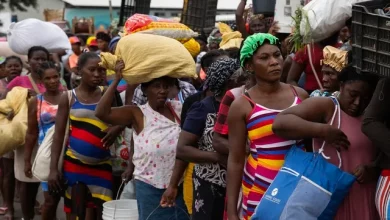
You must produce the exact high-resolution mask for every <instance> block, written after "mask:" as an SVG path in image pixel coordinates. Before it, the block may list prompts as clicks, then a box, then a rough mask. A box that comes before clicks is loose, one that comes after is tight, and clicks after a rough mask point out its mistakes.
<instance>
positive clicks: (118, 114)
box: [95, 61, 175, 181]
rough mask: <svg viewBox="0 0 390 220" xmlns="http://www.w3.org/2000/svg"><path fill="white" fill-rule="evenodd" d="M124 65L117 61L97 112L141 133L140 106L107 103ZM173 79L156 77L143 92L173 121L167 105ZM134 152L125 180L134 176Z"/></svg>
mask: <svg viewBox="0 0 390 220" xmlns="http://www.w3.org/2000/svg"><path fill="white" fill-rule="evenodd" d="M123 67H124V64H123V61H120V62H118V63H117V66H116V78H115V80H114V81H113V83H112V84H111V85H110V87H109V88H108V90H107V91H106V92H105V94H104V95H103V97H102V99H101V100H100V102H99V104H98V106H97V107H96V111H95V114H96V117H98V118H99V119H101V120H102V121H104V122H106V123H109V124H115V125H122V126H128V127H133V129H134V131H135V132H136V133H138V134H139V133H140V132H142V130H143V129H144V115H143V113H142V111H141V110H140V108H139V107H138V106H135V105H125V106H122V107H117V108H111V107H110V105H107V103H110V102H111V100H112V99H113V97H114V94H115V91H116V87H117V86H118V84H119V82H120V80H121V79H122V70H123ZM171 81H172V80H171V79H169V78H159V79H155V80H153V81H152V82H151V83H150V84H149V86H148V87H147V88H144V90H143V92H144V94H145V95H146V96H147V98H148V103H149V105H150V107H151V108H152V109H153V110H154V111H156V112H158V113H160V114H161V115H163V116H165V117H166V118H168V119H169V120H171V121H175V117H174V115H173V114H172V112H171V111H170V110H169V108H168V106H167V105H166V100H167V98H168V93H169V88H170V85H171V84H172V82H171ZM133 153H134V149H133V148H132V150H131V152H130V159H129V166H128V168H127V169H126V171H125V172H124V173H123V174H122V177H123V178H124V179H125V181H129V180H130V179H131V178H132V176H133V172H134V164H133V163H132V155H133Z"/></svg>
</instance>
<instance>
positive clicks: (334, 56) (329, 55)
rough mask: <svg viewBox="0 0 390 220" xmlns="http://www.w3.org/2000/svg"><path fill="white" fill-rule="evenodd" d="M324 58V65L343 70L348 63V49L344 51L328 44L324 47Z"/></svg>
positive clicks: (339, 70) (338, 70)
mask: <svg viewBox="0 0 390 220" xmlns="http://www.w3.org/2000/svg"><path fill="white" fill-rule="evenodd" d="M323 53H324V59H323V60H322V61H321V63H322V65H327V66H330V67H331V68H333V69H334V70H336V71H337V72H339V73H340V72H341V71H342V70H343V69H344V68H345V67H346V66H347V64H348V51H343V50H340V49H337V48H335V47H332V46H326V47H325V48H324V49H323Z"/></svg>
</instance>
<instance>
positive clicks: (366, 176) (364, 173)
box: [353, 165, 378, 183]
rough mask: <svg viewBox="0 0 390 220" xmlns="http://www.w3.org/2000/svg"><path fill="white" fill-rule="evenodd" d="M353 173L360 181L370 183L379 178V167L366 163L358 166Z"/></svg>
mask: <svg viewBox="0 0 390 220" xmlns="http://www.w3.org/2000/svg"><path fill="white" fill-rule="evenodd" d="M353 175H354V176H356V180H357V181H358V183H369V182H371V181H375V180H377V179H378V172H377V169H376V168H375V167H369V166H366V165H359V166H358V167H356V169H355V171H354V172H353Z"/></svg>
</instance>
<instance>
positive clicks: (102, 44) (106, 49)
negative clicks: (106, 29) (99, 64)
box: [97, 39, 110, 52]
mask: <svg viewBox="0 0 390 220" xmlns="http://www.w3.org/2000/svg"><path fill="white" fill-rule="evenodd" d="M97 43H98V48H99V50H100V51H101V52H110V48H109V47H108V44H109V42H107V41H104V40H101V39H97Z"/></svg>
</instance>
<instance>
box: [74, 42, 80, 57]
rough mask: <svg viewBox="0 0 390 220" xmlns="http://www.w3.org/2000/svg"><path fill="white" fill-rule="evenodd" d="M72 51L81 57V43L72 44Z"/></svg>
mask: <svg viewBox="0 0 390 220" xmlns="http://www.w3.org/2000/svg"><path fill="white" fill-rule="evenodd" d="M72 51H73V53H74V54H76V55H77V56H79V55H80V54H81V44H80V43H76V44H72Z"/></svg>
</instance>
